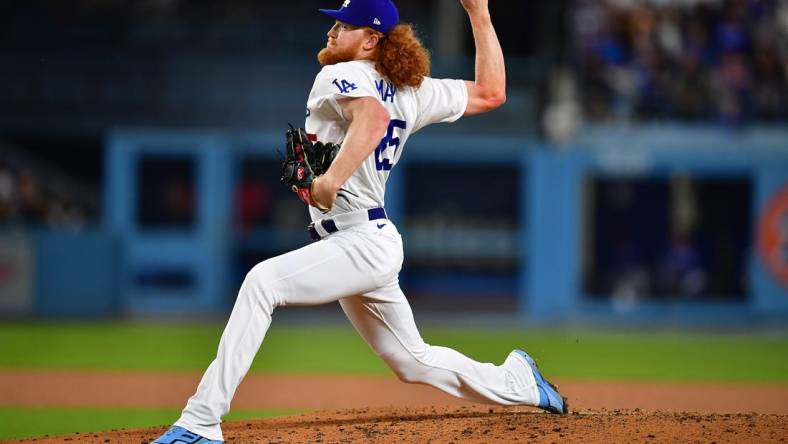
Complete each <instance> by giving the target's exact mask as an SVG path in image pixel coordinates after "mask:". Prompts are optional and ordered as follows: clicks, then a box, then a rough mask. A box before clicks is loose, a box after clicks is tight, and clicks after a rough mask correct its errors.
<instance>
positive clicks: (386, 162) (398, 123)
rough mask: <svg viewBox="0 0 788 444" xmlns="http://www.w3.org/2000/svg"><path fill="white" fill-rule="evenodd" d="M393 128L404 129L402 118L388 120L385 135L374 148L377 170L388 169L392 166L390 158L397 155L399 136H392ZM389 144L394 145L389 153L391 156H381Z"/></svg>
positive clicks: (405, 125) (405, 126)
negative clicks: (392, 150)
mask: <svg viewBox="0 0 788 444" xmlns="http://www.w3.org/2000/svg"><path fill="white" fill-rule="evenodd" d="M394 128H400V129H406V128H407V124H406V123H405V121H404V120H397V119H392V120H391V121H390V122H389V128H388V130H386V136H385V137H384V138H383V140H381V141H380V145H378V147H377V148H376V149H375V168H377V170H378V171H390V170H391V167H392V166H393V165H392V164H391V160H393V159H394V156H396V155H397V149H398V148H399V137H394ZM390 146H393V147H394V152H393V153H392V154H391V157H388V158H386V157H383V152H384V151H386V149H387V148H388V147H390Z"/></svg>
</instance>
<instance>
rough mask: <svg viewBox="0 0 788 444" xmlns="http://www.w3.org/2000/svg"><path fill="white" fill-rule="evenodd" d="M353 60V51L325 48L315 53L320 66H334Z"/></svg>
mask: <svg viewBox="0 0 788 444" xmlns="http://www.w3.org/2000/svg"><path fill="white" fill-rule="evenodd" d="M353 59H354V54H353V51H352V50H350V49H337V48H329V47H325V48H323V49H321V50H320V52H319V53H317V61H318V62H320V64H321V65H323V66H326V65H336V64H337V63H342V62H349V61H351V60H353Z"/></svg>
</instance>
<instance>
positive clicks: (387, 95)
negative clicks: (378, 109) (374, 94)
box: [375, 79, 397, 103]
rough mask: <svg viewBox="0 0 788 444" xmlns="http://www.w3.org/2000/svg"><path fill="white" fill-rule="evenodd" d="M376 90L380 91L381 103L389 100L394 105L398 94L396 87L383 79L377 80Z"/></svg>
mask: <svg viewBox="0 0 788 444" xmlns="http://www.w3.org/2000/svg"><path fill="white" fill-rule="evenodd" d="M375 88H377V90H378V94H379V95H380V100H381V101H383V102H385V101H386V100H388V101H389V102H391V103H394V96H395V95H396V94H397V87H396V86H394V85H392V84H391V83H389V82H386V81H384V80H383V79H380V80H375Z"/></svg>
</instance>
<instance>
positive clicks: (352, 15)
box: [320, 0, 399, 34]
mask: <svg viewBox="0 0 788 444" xmlns="http://www.w3.org/2000/svg"><path fill="white" fill-rule="evenodd" d="M320 12H322V13H323V14H326V15H328V16H330V17H333V18H334V19H335V20H338V21H340V22H344V23H347V24H349V25H353V26H367V27H370V28H372V29H374V30H376V31H380V32H382V33H383V34H388V32H389V31H390V30H391V28H393V27H395V26H397V24H398V23H399V11H397V7H396V6H395V5H394V3H393V2H392V1H391V0H344V2H342V7H340V8H339V9H321V10H320Z"/></svg>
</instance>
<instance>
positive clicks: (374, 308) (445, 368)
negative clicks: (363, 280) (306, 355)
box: [340, 280, 539, 405]
mask: <svg viewBox="0 0 788 444" xmlns="http://www.w3.org/2000/svg"><path fill="white" fill-rule="evenodd" d="M340 304H341V305H342V309H343V310H344V311H345V314H346V315H347V317H348V319H350V322H351V323H352V324H353V326H354V327H355V328H356V330H357V331H358V332H359V334H361V336H362V337H364V340H365V341H367V343H368V344H369V345H370V347H372V349H373V350H374V351H375V352H376V353H377V354H378V355H379V356H380V357H381V358H382V359H383V360H384V361H385V362H386V363H387V364H388V365H389V366H390V367H391V369H392V370H393V371H394V373H395V374H396V375H397V377H398V378H399V379H400V380H402V381H404V382H409V383H420V384H427V385H431V386H433V387H435V388H438V389H440V390H443V391H444V392H446V393H449V394H451V395H454V396H456V397H458V398H462V399H467V400H469V401H474V402H480V403H487V404H500V405H522V404H525V405H535V404H538V401H539V395H538V393H537V389H536V386H535V382H534V379H533V375H532V374H531V373H530V371H523V367H522V365H517V364H513V365H509V364H512V363H511V362H510V361H509V360H507V361H506V362H505V363H504V364H502V365H500V366H497V365H494V364H491V363H481V362H477V361H474V360H473V359H470V358H469V357H467V356H465V355H463V354H462V353H459V352H458V351H456V350H453V349H451V348H448V347H440V346H434V345H429V344H427V343H425V342H424V340H423V339H422V338H421V335H420V334H419V331H418V329H417V327H416V323H415V321H414V319H413V313H412V311H411V308H410V304H409V303H408V301H407V299H406V298H405V295H404V294H403V293H402V290H400V288H399V283H398V282H397V281H396V280H394V281H392V282H391V283H390V284H389V285H387V286H384V287H381V288H379V289H377V290H374V291H372V292H370V293H367V294H365V295H363V296H353V297H348V298H343V299H341V300H340Z"/></svg>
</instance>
